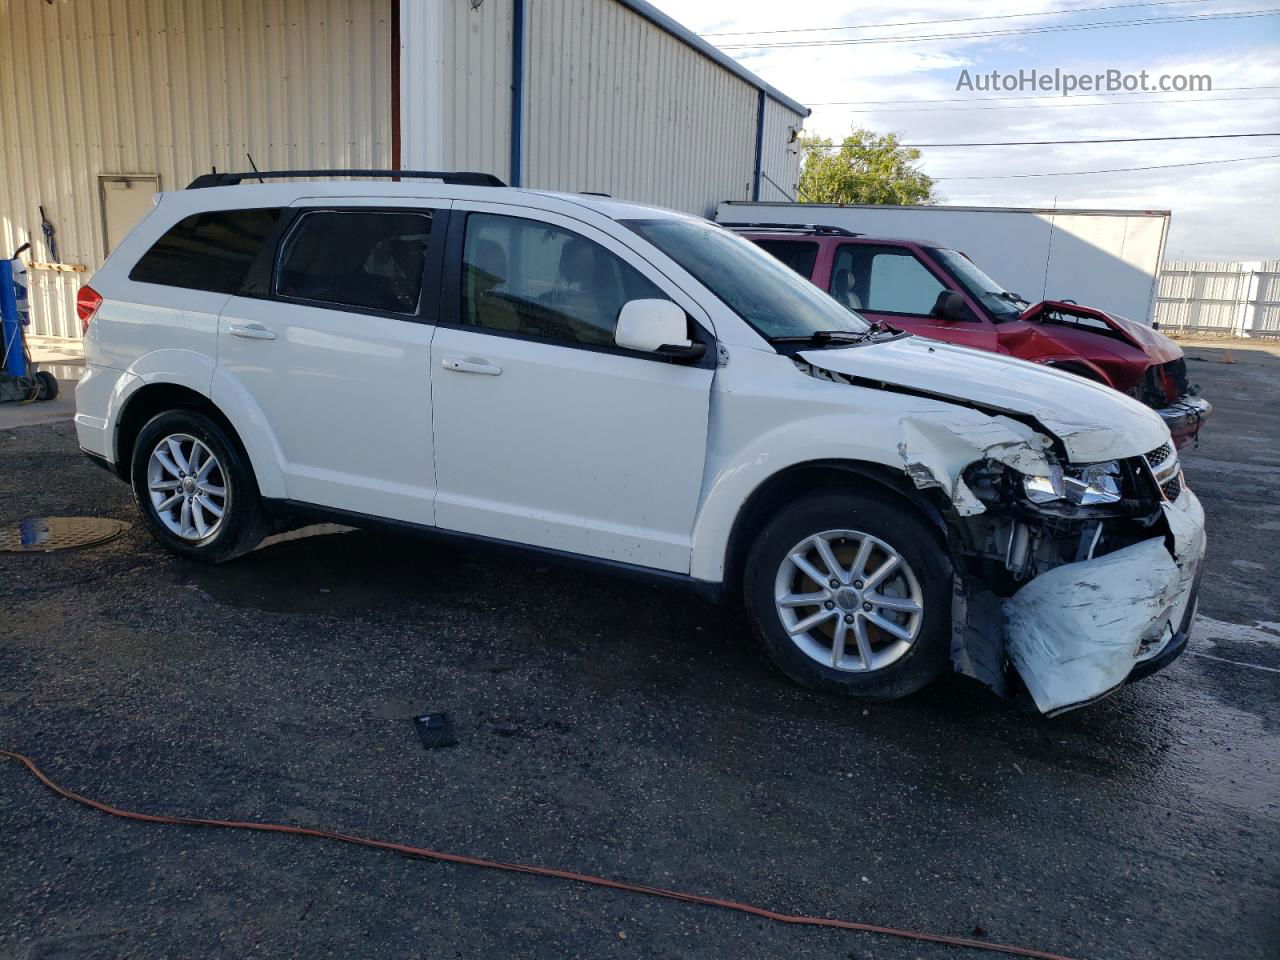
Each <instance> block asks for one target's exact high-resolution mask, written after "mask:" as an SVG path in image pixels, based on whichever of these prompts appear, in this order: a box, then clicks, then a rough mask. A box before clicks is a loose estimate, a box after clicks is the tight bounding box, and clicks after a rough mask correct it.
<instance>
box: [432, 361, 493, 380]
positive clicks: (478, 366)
mask: <svg viewBox="0 0 1280 960" xmlns="http://www.w3.org/2000/svg"><path fill="white" fill-rule="evenodd" d="M440 366H442V367H444V368H445V369H446V370H452V371H454V372H455V373H479V374H483V375H484V376H486V377H496V376H498V375H499V374H501V373H502V368H501V367H500V366H498V365H497V364H496V363H488V362H486V361H484V360H481V359H479V358H478V357H468V358H467V359H465V360H464V359H462V358H461V357H445V358H444V359H443V360H441V361H440Z"/></svg>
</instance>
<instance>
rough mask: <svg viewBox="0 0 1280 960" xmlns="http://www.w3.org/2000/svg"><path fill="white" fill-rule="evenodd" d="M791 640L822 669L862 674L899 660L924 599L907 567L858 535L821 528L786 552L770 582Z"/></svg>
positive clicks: (879, 543) (915, 631)
mask: <svg viewBox="0 0 1280 960" xmlns="http://www.w3.org/2000/svg"><path fill="white" fill-rule="evenodd" d="M774 602H775V605H776V608H777V611H778V618H779V619H780V620H781V622H782V626H783V628H784V629H785V630H786V632H787V635H788V636H790V637H791V641H792V642H793V643H794V644H795V645H796V647H797V648H799V649H800V650H801V651H802V652H803V653H804V654H805V655H806V656H808V657H809V658H810V659H812V660H815V661H817V662H818V663H820V664H822V665H823V666H825V667H830V668H832V669H835V670H842V671H848V672H859V673H866V672H871V671H875V670H881V669H883V668H885V667H887V666H889V665H890V664H892V663H896V662H897V661H898V660H901V659H902V658H903V657H904V656H906V654H907V652H908V651H909V650H910V649H911V648H912V646H913V645H914V644H915V642H916V640H917V639H918V638H919V636H920V628H921V625H922V623H923V620H924V599H923V594H922V592H921V590H920V583H919V581H918V580H917V579H916V576H915V573H914V572H913V571H912V569H911V565H910V564H909V563H907V561H906V558H905V557H903V556H902V554H900V553H899V552H898V551H897V550H895V549H894V548H893V547H892V546H890V545H889V544H888V543H885V542H884V541H883V540H880V539H879V538H877V537H873V536H871V535H870V534H868V533H862V532H860V531H857V530H827V531H824V532H822V533H816V534H813V535H812V536H809V537H806V538H805V539H804V540H801V541H800V542H799V543H797V544H796V545H795V546H794V547H792V548H791V549H790V550H788V551H787V554H786V556H785V557H784V558H783V560H782V563H781V564H780V565H779V567H778V573H777V576H776V578H775V580H774Z"/></svg>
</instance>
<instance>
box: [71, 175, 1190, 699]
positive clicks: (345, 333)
mask: <svg viewBox="0 0 1280 960" xmlns="http://www.w3.org/2000/svg"><path fill="white" fill-rule="evenodd" d="M313 174H314V172H309V173H308V175H309V176H310V175H313ZM257 176H258V175H257V174H253V175H252V177H253V178H255V179H256V178H257ZM262 176H263V177H264V179H266V180H278V179H281V177H282V176H283V175H281V174H263V175H262ZM241 179H243V177H242V176H240V175H235V174H221V175H210V176H207V177H202V178H199V179H198V180H197V181H196V182H195V183H193V184H192V187H193V188H192V189H187V190H185V191H179V192H175V193H169V194H162V195H161V196H160V197H159V198H158V200H157V204H156V207H155V209H154V210H153V212H152V213H150V214H149V215H148V216H147V217H146V218H144V220H143V221H142V223H141V224H139V226H138V227H137V228H135V229H134V231H133V232H132V233H131V234H130V235H129V237H128V238H127V239H126V240H125V241H124V242H123V243H122V244H121V245H120V247H119V248H118V249H117V250H116V251H115V253H114V254H113V255H112V256H111V258H110V259H109V260H108V261H107V263H106V265H105V266H104V267H103V268H102V269H101V270H100V271H99V272H98V274H97V275H96V276H95V277H94V278H93V280H92V282H91V285H90V286H88V287H85V288H84V290H83V291H82V293H81V298H80V302H79V309H80V313H81V317H82V320H83V322H84V324H85V326H86V330H87V332H86V338H85V354H86V359H87V362H88V368H87V373H86V375H85V376H84V378H83V379H82V380H81V382H80V385H79V387H78V389H77V392H76V401H77V414H76V426H77V431H78V434H79V441H80V444H81V446H82V447H83V449H84V450H85V452H86V453H88V454H89V456H91V457H92V458H94V459H95V460H96V461H98V462H99V463H101V464H104V465H106V466H108V467H110V468H111V469H112V470H114V471H115V472H116V473H117V474H118V475H119V476H120V477H121V478H123V479H125V480H127V481H129V482H130V483H131V484H132V486H133V490H134V494H135V496H136V499H137V503H138V508H139V510H140V512H141V514H142V517H143V518H144V520H145V522H146V524H147V526H148V527H149V528H150V530H151V532H152V533H153V534H154V535H155V536H156V538H157V539H158V540H160V541H161V542H162V543H163V544H164V545H165V546H167V547H169V548H170V549H171V550H173V551H175V552H177V553H179V554H182V555H184V556H187V557H192V558H196V559H202V560H209V561H221V560H228V559H230V558H232V557H235V556H237V555H239V554H242V553H244V552H246V551H248V550H251V549H252V548H253V547H254V546H255V545H256V544H257V543H258V542H259V540H260V539H261V538H262V537H263V536H264V535H265V534H267V533H269V532H271V531H272V530H273V529H280V528H283V527H285V526H287V525H290V524H294V525H296V524H298V523H300V522H302V521H303V520H306V519H310V518H317V517H323V518H329V519H336V520H338V521H340V522H345V523H350V524H354V525H370V524H376V523H388V524H392V525H394V526H395V527H397V528H400V529H405V528H408V529H415V530H421V531H426V532H434V533H439V534H446V535H450V536H464V537H469V538H474V539H478V540H482V541H489V542H502V543H505V544H507V545H510V546H517V547H521V548H532V549H534V550H537V551H541V552H544V553H553V554H559V555H568V556H573V557H576V558H580V559H586V560H589V561H593V562H597V563H601V564H605V565H609V566H613V567H618V568H625V569H628V570H631V571H641V572H644V573H647V574H651V575H656V576H659V577H662V578H666V579H669V580H676V581H682V582H685V583H688V584H692V585H694V586H696V587H698V588H700V589H702V590H704V591H705V592H707V593H710V594H717V595H719V594H724V595H727V596H733V597H741V600H742V602H743V603H744V604H745V606H746V609H747V611H748V612H749V615H750V620H751V622H752V623H753V625H754V627H755V630H756V632H757V633H758V635H759V637H760V639H761V640H762V641H763V643H764V646H765V648H766V649H767V651H768V653H769V655H770V656H771V657H772V659H773V661H774V662H775V663H776V664H777V665H778V666H779V667H780V668H781V669H782V670H783V671H784V672H786V673H787V674H788V675H789V676H791V677H792V678H794V679H795V680H797V681H799V682H800V683H803V684H806V685H808V686H811V687H815V688H819V689H822V690H828V691H832V692H836V693H842V694H847V695H851V696H856V697H870V698H891V697H898V696H902V695H904V694H907V693H910V692H911V691H913V690H917V689H919V688H920V687H922V686H923V685H924V684H926V683H928V682H929V681H930V680H931V679H933V678H934V677H936V676H938V675H939V674H940V673H941V672H943V671H945V670H947V669H949V668H954V669H955V670H958V671H960V672H962V673H965V674H968V675H970V676H973V677H976V678H977V679H979V680H981V681H982V682H983V683H985V684H987V685H989V686H990V687H992V688H993V689H995V690H997V691H998V692H1000V693H1002V694H1006V693H1009V692H1013V691H1016V690H1020V689H1021V684H1025V687H1026V689H1027V690H1028V691H1029V692H1030V695H1031V699H1032V700H1033V701H1034V703H1035V705H1036V706H1037V707H1038V708H1039V709H1040V710H1041V711H1043V712H1045V713H1053V712H1057V711H1061V710H1064V709H1067V708H1070V707H1074V706H1079V705H1080V704H1083V703H1086V702H1088V701H1090V700H1093V699H1096V698H1097V697H1100V696H1102V695H1104V694H1106V693H1108V692H1110V691H1112V690H1114V689H1116V688H1117V687H1118V686H1120V685H1121V684H1123V683H1124V682H1126V681H1127V680H1133V679H1135V678H1137V677H1140V676H1144V675H1146V674H1149V673H1152V672H1154V671H1156V670H1158V669H1160V668H1161V667H1163V666H1164V665H1166V664H1167V663H1169V662H1170V661H1171V660H1172V659H1173V658H1174V657H1176V656H1177V655H1178V654H1179V653H1180V652H1181V651H1182V649H1183V647H1184V646H1185V644H1186V642H1187V633H1188V628H1189V625H1190V623H1191V620H1192V617H1193V613H1194V608H1195V595H1196V583H1197V574H1198V568H1199V565H1200V561H1201V557H1202V554H1203V551H1204V542H1205V541H1204V532H1203V523H1204V517H1203V513H1202V511H1201V508H1200V504H1199V503H1198V501H1197V500H1196V498H1195V496H1194V495H1193V494H1192V493H1191V491H1190V490H1188V489H1187V488H1186V485H1185V483H1184V482H1183V479H1182V473H1181V470H1180V468H1179V465H1178V458H1177V454H1176V453H1175V451H1174V450H1173V448H1172V446H1171V445H1170V443H1169V433H1168V431H1167V429H1166V428H1165V426H1164V424H1163V423H1162V421H1161V420H1160V417H1159V416H1157V415H1156V414H1155V413H1154V412H1152V411H1151V410H1150V409H1148V408H1147V407H1145V406H1143V405H1142V404H1140V403H1138V402H1137V401H1135V400H1131V399H1129V398H1127V397H1125V396H1123V395H1121V394H1119V393H1117V392H1116V391H1114V390H1110V389H1108V388H1106V387H1102V386H1099V385H1097V384H1094V383H1091V382H1089V381H1087V380H1084V379H1081V378H1079V377H1075V376H1072V375H1070V374H1066V373H1057V372H1054V371H1053V370H1049V369H1046V368H1044V367H1040V366H1034V365H1032V364H1030V363H1024V362H1022V361H1019V360H1014V359H1008V358H1005V357H1001V356H998V355H993V354H990V353H979V352H972V351H968V350H965V349H963V348H960V347H956V346H951V345H948V344H944V343H940V342H935V341H931V340H926V339H923V338H920V337H914V336H907V335H902V334H898V333H895V332H892V331H888V330H883V329H879V328H876V327H873V326H871V325H869V324H868V323H866V322H865V321H863V320H862V319H860V318H859V317H858V316H856V315H854V314H851V313H850V312H849V311H848V310H847V309H845V308H844V307H842V306H840V305H839V304H837V303H836V302H835V301H834V300H831V299H830V298H828V297H827V296H826V295H825V294H823V293H821V292H820V291H818V290H817V289H816V288H815V287H813V286H812V285H810V284H809V283H807V282H806V281H805V280H804V279H802V278H801V277H799V276H798V275H797V274H795V273H794V272H793V271H791V270H790V269H788V268H787V267H785V266H784V265H782V264H781V263H779V262H778V261H777V260H775V259H774V258H773V257H771V256H770V255H769V254H767V253H765V252H764V251H762V250H760V249H759V248H758V247H756V246H755V245H754V244H752V243H750V242H749V241H747V240H744V239H742V238H740V237H738V236H735V235H734V234H732V233H730V232H729V231H727V230H724V229H722V228H720V227H718V226H716V225H714V224H711V223H708V222H707V221H705V220H701V219H698V218H695V217H690V216H686V215H684V214H679V213H673V212H671V211H667V210H659V209H654V208H650V207H644V206H637V205H633V204H628V203H620V202H616V201H614V200H611V199H609V198H606V197H599V196H585V195H570V194H553V193H546V192H540V191H532V190H519V189H509V188H503V187H502V185H501V184H500V183H498V182H497V181H496V180H494V179H493V178H491V177H488V176H485V175H480V174H421V175H417V176H415V177H412V178H411V177H410V176H408V175H404V176H402V179H401V180H400V181H399V182H376V181H371V180H364V181H360V182H354V181H344V182H334V181H329V182H323V181H316V180H311V181H309V182H298V181H295V182H283V183H279V182H276V183H263V184H252V185H250V184H243V185H242V184H241V182H240V181H241ZM90 321H92V322H90ZM429 589H430V585H429V584H424V585H423V590H424V591H425V590H429ZM1019 678H1020V680H1019Z"/></svg>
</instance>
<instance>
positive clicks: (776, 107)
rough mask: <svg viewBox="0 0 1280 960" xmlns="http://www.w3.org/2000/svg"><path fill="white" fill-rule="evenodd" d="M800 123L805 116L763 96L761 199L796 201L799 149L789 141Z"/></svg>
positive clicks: (723, 198) (724, 198) (798, 177)
mask: <svg viewBox="0 0 1280 960" xmlns="http://www.w3.org/2000/svg"><path fill="white" fill-rule="evenodd" d="M803 123H804V118H803V117H801V116H800V115H799V114H798V113H795V112H794V111H792V109H791V108H790V107H787V106H784V105H783V104H781V103H778V101H776V100H772V99H770V98H768V97H765V101H764V137H763V138H762V139H761V141H760V146H761V150H760V172H761V174H762V176H761V177H760V199H761V200H766V201H767V200H789V201H791V202H792V203H794V202H795V199H796V186H797V185H798V184H799V182H800V151H799V149H798V148H797V146H796V144H795V143H794V142H792V141H793V139H794V134H795V132H796V131H797V130H799V129H800V126H801V125H802V124H803ZM720 199H722V200H728V199H731V198H729V197H721V198H720Z"/></svg>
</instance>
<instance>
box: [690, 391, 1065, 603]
mask: <svg viewBox="0 0 1280 960" xmlns="http://www.w3.org/2000/svg"><path fill="white" fill-rule="evenodd" d="M838 389H841V390H852V389H861V388H856V387H839V388H838ZM868 393H869V394H873V395H874V394H876V393H877V391H868ZM882 398H884V399H889V398H891V399H892V401H893V402H892V403H886V404H884V406H885V407H886V408H888V409H886V411H885V413H886V415H884V416H874V417H857V416H851V415H850V414H849V413H846V412H832V413H827V414H824V415H817V416H813V417H810V418H807V419H804V420H800V421H792V422H789V423H785V424H780V425H779V426H777V427H776V428H774V429H772V430H769V431H768V432H765V433H762V434H756V435H754V436H753V437H752V438H751V440H750V442H748V443H746V444H744V445H743V446H742V447H740V448H738V449H735V450H732V451H728V452H724V453H721V452H720V451H718V450H716V449H715V448H714V447H713V451H712V452H713V454H715V455H714V456H713V457H712V458H710V459H709V462H708V481H707V483H706V484H705V485H704V495H703V499H702V503H701V505H700V507H699V511H698V516H697V518H696V520H695V521H694V528H693V538H692V556H691V562H690V573H691V574H692V576H693V577H694V578H695V579H697V580H708V581H712V582H720V581H722V580H723V579H724V575H725V570H726V569H727V566H728V561H729V557H728V551H729V547H730V538H731V536H732V533H733V528H734V524H735V522H736V520H737V518H738V515H739V512H740V511H741V510H742V509H743V507H744V506H745V505H746V504H747V503H748V502H749V501H750V499H751V496H752V495H753V494H754V493H755V492H756V491H757V490H759V489H760V488H761V487H762V486H763V485H764V484H765V483H767V482H768V481H769V480H770V479H771V478H773V477H775V476H777V475H778V474H780V473H782V472H783V471H785V470H788V469H790V468H792V467H797V466H801V465H804V464H810V463H815V462H824V463H832V462H834V463H840V462H852V463H860V464H869V465H873V466H875V467H878V468H882V469H884V470H887V471H890V472H891V473H893V474H897V475H900V476H901V477H902V478H903V479H904V481H905V482H907V483H910V484H912V485H913V486H915V487H916V488H917V489H921V490H926V489H936V490H938V491H939V492H940V493H941V494H942V495H943V496H944V497H945V498H946V499H947V500H948V501H950V503H951V505H952V507H953V508H954V509H955V510H956V511H957V512H958V513H960V514H964V515H971V514H976V513H981V512H982V511H983V510H984V509H985V508H984V507H983V505H982V503H981V502H980V501H979V500H978V499H977V498H976V497H975V496H974V495H973V494H972V492H970V491H969V489H968V488H967V487H966V486H965V484H964V480H963V479H962V474H963V472H964V469H965V467H967V466H968V465H969V464H971V463H973V462H974V461H976V460H980V459H982V458H984V457H987V458H990V459H994V460H998V461H1001V462H1004V463H1007V464H1009V465H1010V466H1012V467H1014V468H1015V469H1018V470H1021V471H1023V472H1026V473H1031V472H1045V471H1047V469H1048V459H1047V450H1048V448H1049V445H1050V441H1049V440H1048V438H1045V437H1042V436H1041V435H1039V434H1037V433H1035V431H1033V430H1032V429H1031V428H1030V427H1028V426H1026V425H1024V424H1022V423H1019V422H1017V421H1014V420H1011V419H1009V418H1007V417H1001V416H994V417H993V416H990V415H988V414H985V413H982V412H980V411H977V410H970V409H966V408H964V407H958V406H952V405H950V404H945V403H941V402H938V401H934V400H929V399H926V398H908V397H904V396H902V395H896V394H895V395H889V394H880V395H879V396H877V397H875V399H877V400H879V399H882ZM889 409H891V410H892V414H891V415H888V413H889ZM895 454H896V457H895Z"/></svg>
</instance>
